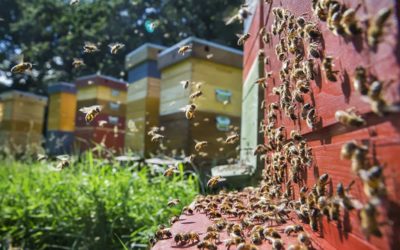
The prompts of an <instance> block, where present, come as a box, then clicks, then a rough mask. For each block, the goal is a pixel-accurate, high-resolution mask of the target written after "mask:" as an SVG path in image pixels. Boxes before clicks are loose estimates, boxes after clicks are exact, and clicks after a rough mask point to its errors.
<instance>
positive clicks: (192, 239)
mask: <svg viewBox="0 0 400 250" xmlns="http://www.w3.org/2000/svg"><path fill="white" fill-rule="evenodd" d="M187 235H188V236H187V238H188V241H189V242H192V243H194V242H199V241H200V236H199V234H198V233H196V232H193V231H191V232H189V233H187Z"/></svg>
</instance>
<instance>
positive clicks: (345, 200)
mask: <svg viewBox="0 0 400 250" xmlns="http://www.w3.org/2000/svg"><path fill="white" fill-rule="evenodd" d="M354 183H355V181H354V180H353V181H352V182H350V184H349V185H348V186H347V187H346V188H344V187H343V183H341V182H339V183H338V184H337V187H336V195H337V197H338V199H339V201H340V205H341V206H342V207H343V208H344V209H346V210H353V209H354V208H357V209H361V206H360V204H359V202H356V201H355V200H352V199H351V198H350V197H349V196H348V195H347V193H348V192H349V191H350V188H351V186H352V185H353V184H354Z"/></svg>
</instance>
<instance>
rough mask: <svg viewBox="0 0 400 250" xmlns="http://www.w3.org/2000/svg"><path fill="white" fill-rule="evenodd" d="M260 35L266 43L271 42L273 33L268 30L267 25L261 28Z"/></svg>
mask: <svg viewBox="0 0 400 250" xmlns="http://www.w3.org/2000/svg"><path fill="white" fill-rule="evenodd" d="M259 34H260V37H261V39H262V41H263V42H264V43H265V44H269V43H271V33H270V32H267V31H266V29H265V27H263V28H261V29H260V32H259Z"/></svg>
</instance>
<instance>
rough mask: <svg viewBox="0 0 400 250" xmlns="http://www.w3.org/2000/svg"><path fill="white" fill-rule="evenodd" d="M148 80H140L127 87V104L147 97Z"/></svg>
mask: <svg viewBox="0 0 400 250" xmlns="http://www.w3.org/2000/svg"><path fill="white" fill-rule="evenodd" d="M147 84H148V78H142V79H141V80H139V81H136V82H133V83H131V84H129V86H128V94H127V100H126V101H127V102H132V101H136V100H140V99H143V98H145V97H146V96H147V94H148V92H147Z"/></svg>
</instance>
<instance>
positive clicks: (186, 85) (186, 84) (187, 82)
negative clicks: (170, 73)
mask: <svg viewBox="0 0 400 250" xmlns="http://www.w3.org/2000/svg"><path fill="white" fill-rule="evenodd" d="M180 83H181V84H182V87H183V89H187V88H188V87H189V85H190V81H188V80H186V81H181V82H180Z"/></svg>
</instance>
